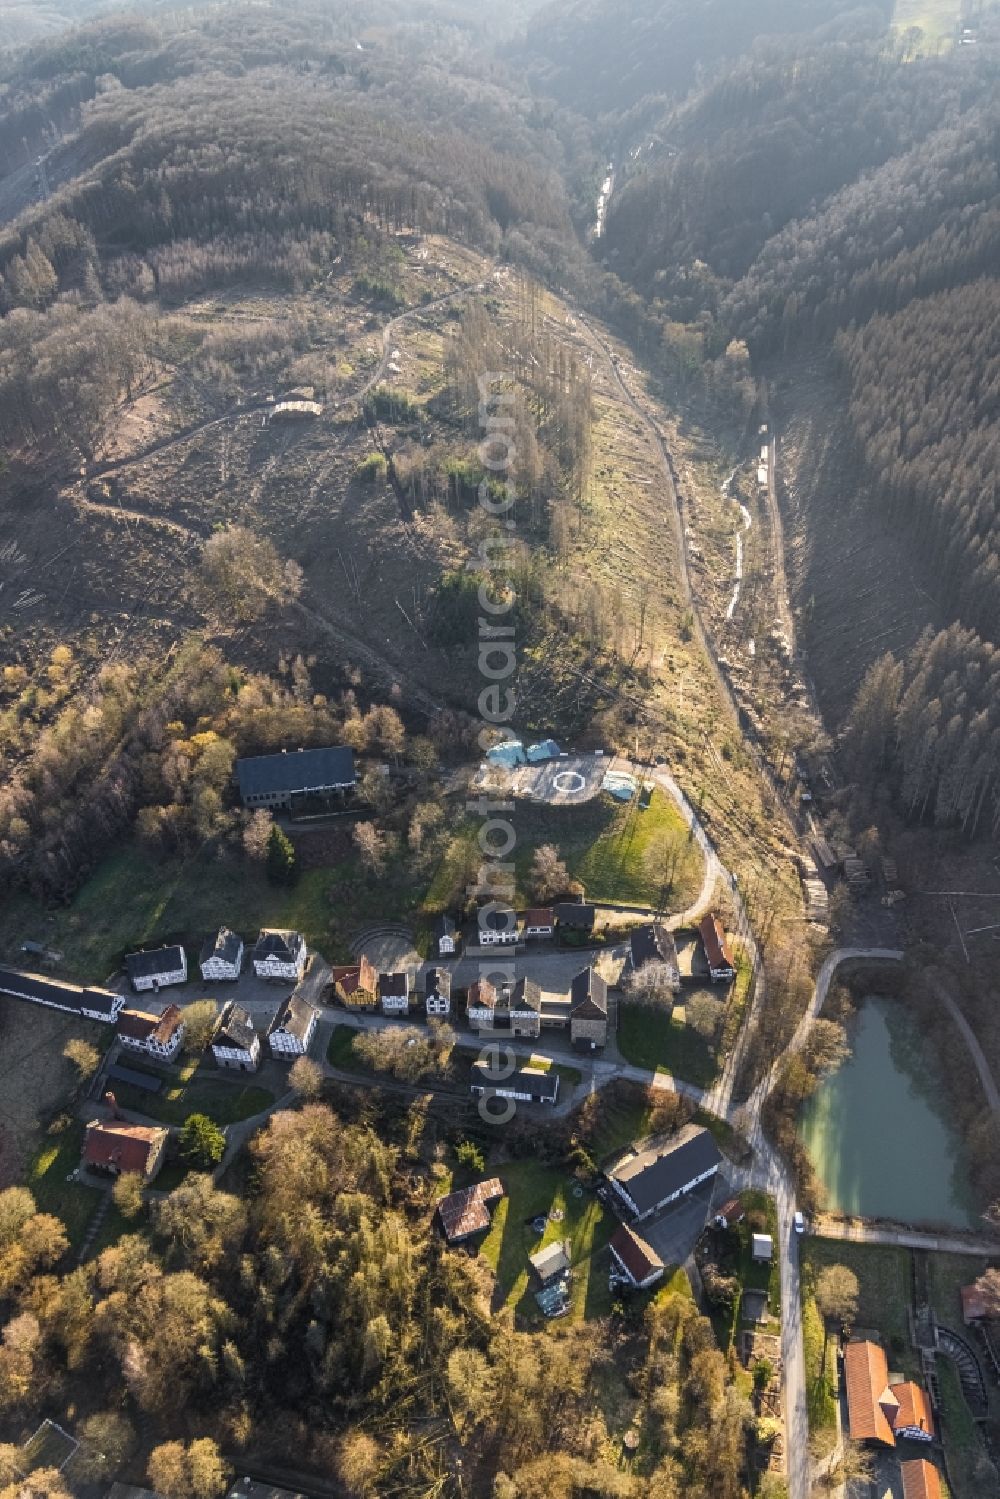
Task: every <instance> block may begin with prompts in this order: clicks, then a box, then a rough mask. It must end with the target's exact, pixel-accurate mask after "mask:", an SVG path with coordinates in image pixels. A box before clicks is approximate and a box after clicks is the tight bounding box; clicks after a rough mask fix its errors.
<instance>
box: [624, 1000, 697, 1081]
mask: <svg viewBox="0 0 1000 1499" xmlns="http://www.w3.org/2000/svg"><path fill="white" fill-rule="evenodd" d="M617 1041H618V1050H619V1051H620V1052H621V1054H622V1056H623V1057H624V1058H625V1060H626V1061H627V1062H631V1063H632V1065H633V1067H645V1068H648V1070H649V1071H650V1072H670V1073H672V1074H673V1075H674V1076H675V1077H679V1078H682V1079H683V1080H684V1081H685V1082H688V1083H694V1084H695V1085H696V1087H699V1088H707V1087H708V1085H709V1084H710V1083H711V1082H713V1081H714V1079H715V1078H716V1076H717V1075H718V1071H719V1063H718V1060H717V1058H716V1057H715V1055H714V1053H713V1051H712V1048H711V1047H710V1046H709V1044H708V1042H707V1041H706V1040H705V1038H704V1037H703V1036H700V1035H699V1034H698V1032H697V1031H696V1030H695V1029H694V1028H693V1026H691V1025H689V1024H688V1023H687V1021H686V1020H680V1019H678V1017H677V1016H676V1015H672V1014H670V1015H668V1014H667V1013H666V1011H664V1010H652V1009H646V1008H645V1007H643V1006H641V1005H627V1004H623V1005H622V1006H621V1007H620V1010H619V1017H618V1036H617Z"/></svg>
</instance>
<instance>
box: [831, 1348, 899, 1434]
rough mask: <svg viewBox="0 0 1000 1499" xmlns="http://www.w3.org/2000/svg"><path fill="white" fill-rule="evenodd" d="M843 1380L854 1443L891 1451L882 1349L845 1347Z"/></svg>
mask: <svg viewBox="0 0 1000 1499" xmlns="http://www.w3.org/2000/svg"><path fill="white" fill-rule="evenodd" d="M844 1376H845V1379H846V1383H847V1409H848V1412H849V1415H850V1427H851V1436H852V1437H853V1438H854V1440H855V1441H856V1442H881V1443H883V1445H884V1446H886V1447H895V1445H896V1438H895V1437H894V1436H893V1434H892V1426H891V1424H890V1422H889V1418H888V1416H887V1415H886V1407H888V1409H889V1410H894V1409H895V1406H896V1399H895V1396H893V1395H891V1394H890V1393H889V1365H888V1363H887V1362H886V1357H885V1349H884V1348H880V1347H879V1345H878V1344H877V1343H848V1345H847V1347H846V1348H845V1349H844Z"/></svg>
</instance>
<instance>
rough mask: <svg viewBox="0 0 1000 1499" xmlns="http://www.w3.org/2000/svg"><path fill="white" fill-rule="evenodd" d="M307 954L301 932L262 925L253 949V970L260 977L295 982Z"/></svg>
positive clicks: (304, 963)
mask: <svg viewBox="0 0 1000 1499" xmlns="http://www.w3.org/2000/svg"><path fill="white" fill-rule="evenodd" d="M308 956H309V954H308V949H307V948H306V942H305V938H304V937H303V936H302V933H301V932H285V931H280V930H278V929H276V928H271V927H264V928H263V929H262V930H261V934H260V936H259V937H258V938H257V941H256V944H255V945H254V950H253V970H254V973H255V974H256V975H257V977H258V978H260V979H284V980H286V981H287V982H288V983H292V984H297V983H298V982H299V980H300V979H301V977H302V975H303V974H304V973H305V971H306V958H307V957H308Z"/></svg>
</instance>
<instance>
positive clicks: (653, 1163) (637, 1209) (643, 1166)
mask: <svg viewBox="0 0 1000 1499" xmlns="http://www.w3.org/2000/svg"><path fill="white" fill-rule="evenodd" d="M721 1160H722V1156H721V1154H720V1152H719V1147H718V1146H717V1145H716V1143H715V1140H714V1139H713V1137H712V1135H711V1134H710V1133H709V1132H708V1130H707V1129H702V1128H701V1127H700V1126H699V1125H696V1124H688V1125H685V1127H684V1129H682V1130H681V1131H680V1133H679V1134H677V1135H675V1136H674V1138H673V1139H672V1140H668V1141H667V1143H666V1144H665V1145H660V1146H657V1147H655V1148H654V1149H651V1150H641V1151H638V1152H636V1153H635V1154H634V1155H630V1156H626V1157H625V1159H624V1160H623V1161H620V1162H619V1164H618V1165H617V1166H614V1167H612V1169H611V1170H610V1171H609V1172H608V1181H609V1182H610V1184H611V1186H612V1187H613V1188H614V1190H615V1192H616V1193H617V1195H618V1198H619V1200H620V1202H621V1203H622V1204H623V1205H624V1207H625V1208H626V1210H627V1211H628V1212H629V1213H631V1214H632V1215H633V1216H634V1217H635V1218H637V1219H642V1218H648V1217H649V1216H650V1214H651V1213H655V1212H657V1211H658V1209H660V1208H663V1207H666V1206H667V1204H668V1203H671V1202H674V1201H675V1200H676V1199H677V1198H678V1197H683V1196H684V1195H685V1194H686V1193H688V1192H690V1191H692V1190H693V1189H694V1188H695V1187H696V1186H698V1184H699V1183H700V1182H703V1181H706V1180H707V1179H708V1177H710V1176H714V1174H715V1172H716V1171H717V1170H718V1169H719V1163H720V1161H721Z"/></svg>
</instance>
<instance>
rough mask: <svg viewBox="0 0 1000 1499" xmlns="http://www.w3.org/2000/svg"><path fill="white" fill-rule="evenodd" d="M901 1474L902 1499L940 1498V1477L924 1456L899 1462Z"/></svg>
mask: <svg viewBox="0 0 1000 1499" xmlns="http://www.w3.org/2000/svg"><path fill="white" fill-rule="evenodd" d="M899 1471H900V1473H901V1474H902V1475H903V1499H941V1478H940V1475H939V1474H938V1470H937V1468H935V1466H934V1464H933V1463H929V1462H928V1461H927V1459H926V1458H925V1457H918V1458H916V1459H915V1460H913V1461H912V1462H908V1463H900V1465H899Z"/></svg>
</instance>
